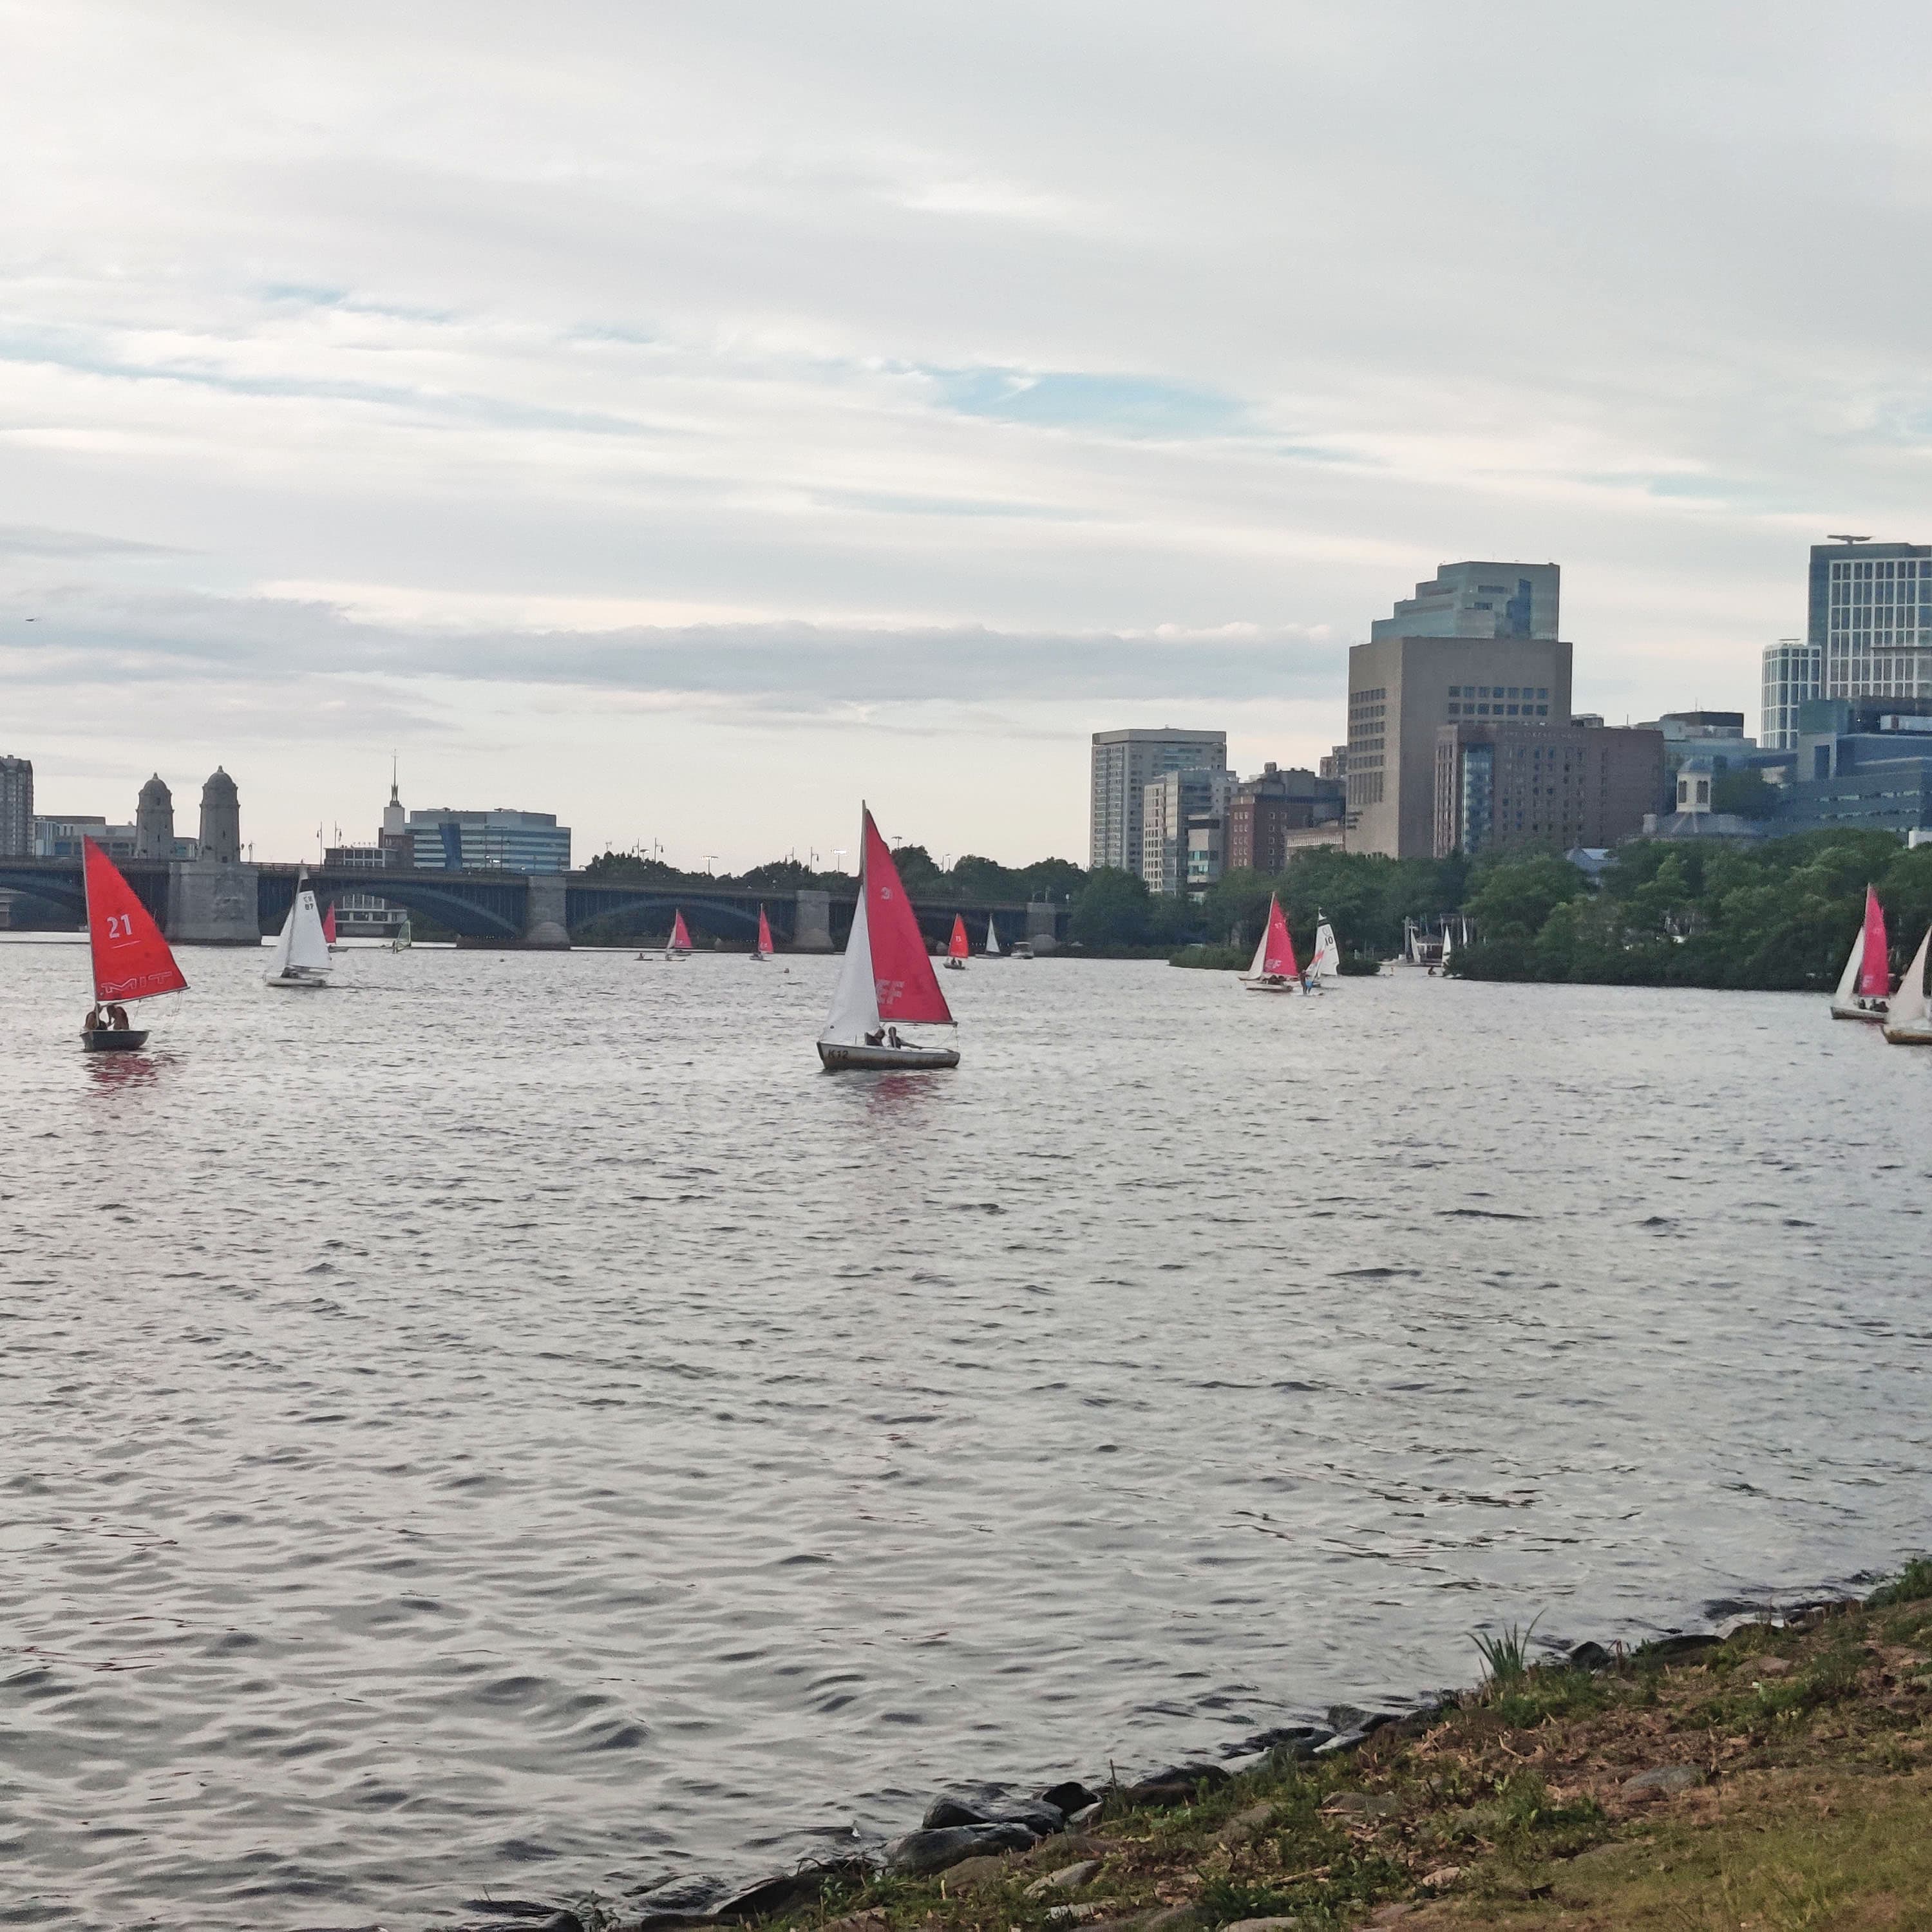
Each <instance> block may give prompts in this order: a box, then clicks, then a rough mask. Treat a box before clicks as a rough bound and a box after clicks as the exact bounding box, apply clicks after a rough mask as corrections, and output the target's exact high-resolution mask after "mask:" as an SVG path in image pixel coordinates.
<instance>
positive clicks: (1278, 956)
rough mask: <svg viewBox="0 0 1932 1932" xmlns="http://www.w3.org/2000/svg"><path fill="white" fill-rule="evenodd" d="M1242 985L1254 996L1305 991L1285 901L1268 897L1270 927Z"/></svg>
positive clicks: (1256, 949) (1272, 895)
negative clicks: (1285, 912) (1286, 915)
mask: <svg viewBox="0 0 1932 1932" xmlns="http://www.w3.org/2000/svg"><path fill="white" fill-rule="evenodd" d="M1241 984H1242V985H1243V986H1244V987H1245V988H1246V989H1247V990H1248V992H1251V993H1294V992H1301V991H1303V990H1304V989H1303V986H1302V983H1301V968H1300V967H1299V966H1298V965H1296V964H1295V941H1294V940H1293V939H1292V938H1291V937H1290V936H1289V930H1288V921H1287V919H1286V917H1284V916H1283V913H1282V910H1281V901H1280V898H1277V896H1276V895H1274V893H1272V892H1271V893H1270V894H1269V895H1268V924H1267V925H1266V926H1265V927H1263V928H1262V939H1261V944H1259V946H1257V947H1256V948H1255V957H1254V962H1253V965H1250V967H1249V968H1248V970H1247V972H1245V973H1244V974H1242V975H1241Z"/></svg>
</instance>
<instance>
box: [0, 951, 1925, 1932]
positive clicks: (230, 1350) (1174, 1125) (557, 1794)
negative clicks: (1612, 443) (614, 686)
mask: <svg viewBox="0 0 1932 1932" xmlns="http://www.w3.org/2000/svg"><path fill="white" fill-rule="evenodd" d="M84 960H85V956H84V955H83V953H81V952H80V951H79V950H77V949H75V948H74V947H66V946H51V945H44V944H12V945H7V946H5V947H0V1000H4V1007H0V1011H4V1014H5V1020H4V1041H5V1049H4V1050H5V1061H6V1067H7V1095H6V1126H5V1145H6V1148H7V1158H6V1160H5V1164H4V1169H0V1202H4V1211H5V1246H4V1259H0V1274H4V1277H5V1292H4V1297H0V1403H4V1408H0V1413H4V1415H5V1418H6V1436H5V1444H6V1448H5V1457H4V1459H0V1497H4V1499H5V1517H4V1527H0V1551H3V1552H4V1556H5V1562H4V1564H0V1606H4V1624H0V1631H4V1640H5V1646H6V1647H7V1655H5V1658H0V1681H3V1682H4V1701H0V1720H3V1721H4V1724H5V1730H4V1733H3V1734H0V1861H5V1862H6V1863H7V1864H10V1867H11V1870H12V1877H11V1879H10V1882H9V1883H8V1885H7V1888H6V1893H5V1898H4V1900H0V1923H6V1924H37V1923H42V1922H45V1923H55V1922H57V1923H58V1924H61V1925H62V1926H63V1927H67V1926H76V1927H110V1926H112V1927H124V1926H128V1925H135V1924H156V1925H165V1926H169V1927H175V1926H180V1927H187V1926H190V1925H192V1926H193V1927H196V1928H198V1932H210V1929H211V1928H222V1927H250V1928H257V1927H296V1926H300V1925H302V1924H317V1923H321V1922H335V1923H341V1922H344V1921H347V1920H350V1919H353V1918H358V1917H360V1918H364V1919H367V1918H373V1917H374V1916H376V1915H379V1914H380V1915H383V1916H385V1917H386V1918H388V1919H389V1921H390V1922H391V1923H392V1924H393V1923H395V1922H397V1921H398V1919H399V1918H400V1919H401V1920H403V1921H410V1922H422V1921H430V1920H434V1919H436V1918H441V1917H446V1916H453V1915H457V1914H458V1909H459V1907H460V1901H461V1900H463V1898H465V1897H471V1896H473V1895H475V1894H476V1893H478V1891H480V1890H481V1888H482V1887H483V1886H484V1885H490V1886H491V1887H493V1888H496V1889H498V1890H499V1891H510V1892H513V1893H521V1894H524V1895H530V1894H535V1895H539V1896H544V1895H556V1894H562V1893H563V1892H565V1891H569V1890H572V1889H575V1888H580V1887H583V1886H591V1885H594V1886H595V1887H597V1888H599V1889H601V1890H602V1891H604V1892H606V1893H610V1892H613V1891H622V1890H623V1889H625V1888H627V1887H629V1886H632V1885H638V1884H640V1883H643V1882H646V1881H648V1880H650V1879H656V1878H659V1877H662V1876H667V1875H669V1874H671V1873H677V1872H680V1871H685V1870H699V1869H703V1870H719V1871H722V1872H724V1873H727V1874H729V1873H739V1872H742V1873H748V1874H750V1873H757V1872H759V1871H761V1870H764V1869H767V1868H770V1867H775V1866H778V1865H781V1864H785V1863H787V1862H789V1861H790V1860H792V1859H793V1858H796V1857H797V1856H799V1855H803V1854H808V1853H811V1852H815V1851H822V1850H823V1849H824V1848H825V1846H826V1835H828V1834H838V1835H848V1834H849V1833H850V1831H851V1830H852V1829H853V1826H855V1825H856V1826H857V1828H858V1829H859V1830H860V1831H861V1832H864V1833H867V1834H871V1833H876V1832H886V1831H889V1830H894V1829H903V1828H904V1826H905V1825H906V1824H907V1822H908V1821H909V1820H911V1819H912V1818H913V1814H915V1812H916V1810H917V1809H918V1808H919V1806H920V1805H922V1803H923V1802H924V1800H925V1799H926V1796H927V1795H928V1794H929V1793H930V1792H931V1791H932V1789H933V1788H934V1787H936V1786H938V1785H940V1784H944V1783H948V1782H953V1781H959V1780H962V1779H966V1778H981V1777H985V1778H1012V1779H1014V1780H1016V1781H1017V1780H1023V1779H1028V1778H1032V1779H1038V1780H1040V1781H1049V1780H1051V1779H1052V1778H1054V1777H1055V1776H1057V1775H1061V1774H1062V1773H1065V1772H1076V1773H1091V1772H1094V1771H1095V1770H1096V1769H1104V1767H1105V1766H1106V1763H1107V1762H1108V1760H1109V1758H1112V1760H1115V1761H1116V1762H1117V1763H1118V1764H1119V1765H1120V1766H1121V1769H1122V1770H1123V1771H1125V1770H1127V1769H1129V1768H1130V1767H1133V1766H1142V1767H1145V1766H1149V1765H1151V1764H1152V1763H1154V1762H1156V1761H1157V1760H1169V1759H1171V1758H1172V1757H1174V1756H1175V1755H1176V1754H1179V1753H1181V1752H1183V1751H1193V1750H1210V1751H1211V1750H1212V1749H1214V1747H1215V1746H1216V1745H1217V1743H1218V1742H1221V1741H1223V1740H1226V1739H1232V1738H1236V1737H1238V1736H1241V1735H1242V1733H1243V1730H1244V1729H1247V1728H1251V1727H1253V1724H1254V1722H1255V1721H1256V1720H1261V1721H1281V1715H1282V1714H1283V1713H1297V1712H1307V1711H1310V1710H1316V1709H1320V1708H1321V1707H1322V1706H1325V1705H1327V1704H1328V1703H1330V1702H1331V1700H1336V1699H1338V1698H1358V1699H1359V1698H1364V1697H1372V1696H1374V1695H1376V1694H1389V1693H1406V1692H1411V1691H1415V1690H1418V1689H1420V1688H1424V1687H1426V1686H1427V1685H1432V1684H1436V1683H1441V1682H1462V1681H1466V1679H1468V1677H1469V1676H1470V1675H1471V1674H1472V1667H1473V1666H1474V1664H1475V1661H1476V1660H1475V1656H1474V1653H1473V1652H1472V1649H1471V1647H1470V1645H1469V1640H1468V1636H1467V1633H1468V1632H1469V1631H1470V1629H1471V1628H1472V1627H1474V1626H1475V1625H1478V1624H1479V1623H1481V1622H1485V1621H1489V1620H1495V1619H1515V1618H1519V1617H1525V1616H1528V1615H1529V1614H1532V1613H1535V1612H1538V1611H1543V1612H1544V1613H1546V1616H1545V1622H1544V1625H1543V1631H1544V1632H1545V1633H1547V1634H1553V1635H1567V1636H1573V1637H1575V1636H1583V1635H1591V1636H1595V1637H1610V1636H1613V1635H1617V1634H1623V1635H1631V1634H1639V1633H1643V1632H1646V1631H1650V1630H1652V1629H1653V1628H1656V1627H1657V1625H1658V1624H1659V1623H1660V1622H1668V1621H1669V1620H1670V1619H1673V1617H1677V1616H1683V1617H1689V1618H1694V1617H1695V1616H1697V1614H1698V1612H1699V1610H1700V1606H1701V1605H1703V1604H1704V1603H1706V1601H1707V1600H1709V1599H1711V1598H1715V1597H1719V1596H1727V1597H1748V1596H1751V1595H1754V1594H1761V1593H1765V1592H1774V1591H1780V1590H1789V1589H1792V1588H1794V1587H1797V1586H1803V1585H1805V1584H1810V1583H1817V1582H1819V1581H1822V1580H1827V1579H1831V1578H1836V1577H1844V1576H1846V1575H1849V1574H1853V1573H1856V1572H1858V1571H1864V1570H1867V1569H1868V1568H1871V1567H1873V1566H1876V1565H1883V1564H1885V1563H1886V1562H1889V1561H1891V1559H1894V1558H1895V1557H1896V1556H1898V1555H1899V1554H1900V1553H1903V1552H1905V1551H1906V1550H1910V1549H1915V1548H1918V1547H1922V1546H1923V1544H1924V1543H1925V1542H1926V1541H1927V1537H1926V1534H1925V1529H1924V1490H1925V1485H1926V1480H1927V1471H1928V1469H1932V1421H1928V1405H1927V1400H1926V1398H1927V1385H1926V1379H1925V1377H1926V1370H1927V1364H1928V1361H1932V1352H1929V1351H1928V1334H1932V1319H1929V1318H1928V1315H1927V1308H1926V1306H1925V1303H1926V1296H1925V1281H1926V1277H1927V1268H1926V1265H1925V1262H1924V1259H1923V1250H1924V1220H1923V1218H1922V1213H1921V1204H1922V1202H1923V1201H1924V1196H1925V1193H1926V1187H1927V1154H1926V1151H1925V1145H1924V1121H1925V1118H1926V1109H1927V1097H1928V1094H1932V1084H1928V1083H1932V1055H1914V1054H1912V1053H1910V1052H1904V1051H1901V1050H1895V1049H1888V1048H1887V1047H1885V1046H1884V1044H1883V1043H1882V1041H1881V1040H1879V1039H1878V1038H1876V1037H1875V1035H1874V1034H1873V1032H1872V1031H1870V1030H1867V1029H1866V1028H1858V1027H1852V1026H1845V1025H1840V1026H1833V1025H1832V1024H1831V1023H1830V1022H1829V1020H1828V1019H1826V1012H1825V1006H1824V1003H1823V1001H1822V1000H1816V999H1799V998H1786V997H1779V996H1751V995H1706V994H1690V993H1684V994H1661V993H1647V992H1628V991H1604V990H1601V989H1568V988H1562V989H1544V988H1510V987H1483V986H1460V985H1457V984H1453V983H1446V982H1440V981H1432V980H1428V979H1427V978H1426V977H1424V978H1418V977H1412V976H1406V977H1403V978H1401V979H1400V980H1393V979H1385V980H1370V981H1361V980H1357V981H1351V982H1347V983H1344V984H1343V986H1342V987H1341V988H1340V989H1339V990H1338V991H1337V992H1335V993H1334V994H1333V995H1331V996H1330V997H1328V998H1326V999H1325V1000H1323V1001H1320V1002H1319V1003H1317V1002H1313V1001H1310V1002H1303V1001H1289V1000H1263V999H1258V998H1250V997H1246V996H1243V995H1238V993H1236V992H1235V991H1234V990H1233V988H1232V983H1231V981H1230V980H1228V979H1227V978H1226V977H1223V976H1221V975H1218V974H1203V973H1188V972H1176V971H1172V970H1171V969H1169V968H1166V967H1163V966H1160V965H1145V966H1144V965H1073V964H1067V963H1064V962H1044V961H1043V962H1036V963H1034V964H1032V965H1028V964H1025V963H1024V962H1006V963H1001V964H998V965H975V966H974V968H973V969H972V970H971V971H969V972H968V973H967V974H965V975H963V976H961V977H960V978H959V980H956V981H950V982H949V986H948V991H949V992H951V993H952V994H953V995H955V996H956V1004H957V1006H958V1008H959V1012H960V1014H961V1016H962V1020H963V1022H964V1031H963V1037H962V1044H963V1046H964V1048H965V1052H966V1056H967V1057H966V1060H965V1065H964V1066H963V1067H962V1068H961V1069H960V1070H959V1073H957V1074H956V1075H952V1076H944V1075H942V1076H844V1077H841V1078H827V1077H826V1076H823V1075H821V1074H820V1072H819V1071H818V1069H817V1063H816V1061H815V1059H814V1057H813V1054H812V1050H811V1036H812V1034H813V1033H814V1031H815V1029H816V1027H817V1023H818V1021H819V1018H820V1014H821V1012H822V1010H823V1005H824V1002H825V1000H826V995H827V993H828V992H829V986H830V983H831V978H832V970H833V968H832V962H829V961H823V960H793V961H792V962H790V970H789V971H786V970H785V969H784V967H782V966H781V965H765V966H758V965H752V964H751V963H749V962H747V961H746V960H745V959H742V957H734V958H728V959H721V958H710V959H706V958H700V959H696V960H694V961H693V962H691V963H690V964H688V965H684V966H679V967H667V966H664V965H659V964H647V965H640V964H638V963H637V962H635V961H634V959H631V958H630V957H629V956H626V955H620V954H619V955H613V954H589V953H578V954H575V955H572V956H569V957H567V958H562V957H542V956H518V955H514V954H512V955H494V954H487V953H460V954H459V953H448V952H437V951H431V950H425V949H421V948H419V949H418V950H416V951H414V952H413V953H406V954H402V955H391V954H389V953H377V952H373V951H371V952H364V953H350V954H349V955H348V956H346V958H345V959H344V961H343V962H342V964H341V970H340V972H339V974H338V977H339V978H340V979H341V980H343V981H344V982H345V984H344V986H343V987H342V988H341V989H340V990H338V991H335V992H331V993H329V994H327V995H317V996H314V997H304V996H299V995H285V994H277V993H272V992H269V991H267V990H266V989H264V988H263V987H262V986H261V985H260V980H259V972H260V960H259V959H256V958H252V957H250V956H237V955H235V954H233V953H216V952H193V953H189V954H187V956H186V965H187V971H188V973H189V975H190V978H191V979H193V980H194V982H195V990H194V992H193V994H192V995H190V996H189V997H188V998H187V999H186V1000H185V1001H182V1002H181V1003H179V1004H178V1007H177V1010H176V1011H175V1013H174V1014H173V1015H172V1016H170V1017H169V1018H167V1019H164V1020H163V1021H162V1022H161V1025H160V1031H158V1032H157V1050H156V1051H154V1052H151V1054H150V1055H148V1056H146V1057H145V1058H139V1059H130V1060H105V1059H88V1058H83V1056H82V1055H81V1054H80V1052H79V1051H78V1049H77V1042H76V1040H75V1038H74V1033H75V1029H76V1028H77V1026H78V1025H79V1022H80V1016H81V1014H82V1013H83V1011H84V1010H85V1009H86V1004H87V995H86V982H85V964H84Z"/></svg>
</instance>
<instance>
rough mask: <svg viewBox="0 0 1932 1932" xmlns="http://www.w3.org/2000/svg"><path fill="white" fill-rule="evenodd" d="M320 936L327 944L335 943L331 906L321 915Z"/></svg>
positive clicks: (332, 908)
mask: <svg viewBox="0 0 1932 1932" xmlns="http://www.w3.org/2000/svg"><path fill="white" fill-rule="evenodd" d="M322 936H323V938H324V939H326V941H328V942H329V944H330V945H332V946H333V945H334V944H335V907H333V906H331V907H329V910H328V911H326V913H323V916H322Z"/></svg>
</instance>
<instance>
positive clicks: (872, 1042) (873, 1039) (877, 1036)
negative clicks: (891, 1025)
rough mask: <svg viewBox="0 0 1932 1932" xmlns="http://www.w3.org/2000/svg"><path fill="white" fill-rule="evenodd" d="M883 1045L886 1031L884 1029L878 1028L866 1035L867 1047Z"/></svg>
mask: <svg viewBox="0 0 1932 1932" xmlns="http://www.w3.org/2000/svg"><path fill="white" fill-rule="evenodd" d="M885 1043H886V1030H885V1028H883V1027H880V1028H877V1030H876V1031H874V1032H871V1033H868V1034H866V1036H865V1044H866V1045H867V1046H884V1045H885Z"/></svg>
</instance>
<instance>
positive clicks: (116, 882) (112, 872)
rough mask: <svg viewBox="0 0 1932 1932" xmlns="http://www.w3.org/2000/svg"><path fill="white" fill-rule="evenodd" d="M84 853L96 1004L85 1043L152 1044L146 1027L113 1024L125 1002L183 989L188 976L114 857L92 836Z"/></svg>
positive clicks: (117, 1047) (89, 1046) (101, 1046)
mask: <svg viewBox="0 0 1932 1932" xmlns="http://www.w3.org/2000/svg"><path fill="white" fill-rule="evenodd" d="M81 858H82V877H83V882H84V884H85V886H86V892H87V946H88V951H89V954H90V955H91V956H92V960H93V965H94V1007H93V1010H92V1012H90V1013H89V1015H88V1016H87V1024H86V1025H85V1026H84V1027H83V1028H81V1033H80V1043H81V1045H82V1046H83V1047H84V1048H85V1049H86V1051H87V1052H89V1053H130V1052H133V1051H134V1050H135V1049H136V1048H139V1047H143V1046H146V1045H147V1043H148V1033H147V1029H146V1028H142V1027H130V1026H126V1025H119V1026H117V1025H112V1024H110V1022H113V1021H114V1020H116V1019H118V1020H122V1021H124V1020H125V1019H127V1015H126V1013H123V1012H121V1010H120V1007H121V1001H124V1000H137V1001H138V1000H151V999H154V998H158V997H159V996H160V995H161V994H163V993H184V992H187V980H185V979H184V978H183V977H181V968H180V967H179V966H178V965H176V964H175V956H174V954H173V953H172V951H171V950H169V946H168V942H167V941H166V940H165V939H164V938H162V937H161V929H160V927H159V926H157V925H156V924H155V923H154V915H153V913H151V912H149V911H148V908H147V907H145V906H144V905H143V904H142V903H141V901H140V900H139V898H137V897H136V895H135V892H134V889H133V886H130V884H128V883H127V880H125V879H124V878H123V877H121V872H120V868H118V866H117V865H115V862H114V861H113V859H110V858H109V857H108V856H107V853H105V852H104V851H103V850H101V847H99V846H98V845H97V844H95V842H94V841H93V840H92V838H83V839H82V841H81ZM104 1009H105V1010H104Z"/></svg>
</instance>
